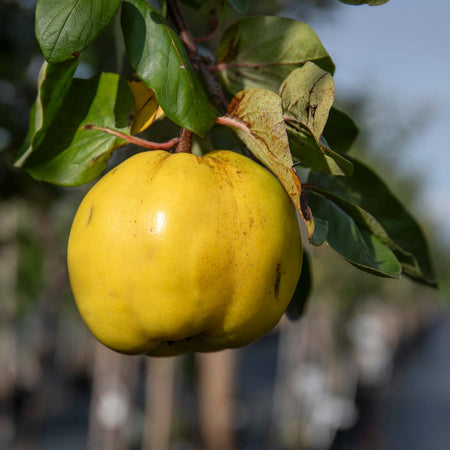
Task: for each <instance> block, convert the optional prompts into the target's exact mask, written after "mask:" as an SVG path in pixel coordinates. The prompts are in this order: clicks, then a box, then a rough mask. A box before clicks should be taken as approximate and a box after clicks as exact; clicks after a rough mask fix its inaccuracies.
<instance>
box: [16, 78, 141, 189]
mask: <svg viewBox="0 0 450 450" xmlns="http://www.w3.org/2000/svg"><path fill="white" fill-rule="evenodd" d="M133 109H134V101H133V94H132V93H131V90H130V88H129V87H128V84H127V83H126V81H124V80H122V79H121V78H120V77H119V75H117V74H112V73H102V74H99V75H97V76H96V77H94V78H91V79H89V80H80V79H75V80H74V81H73V83H72V85H71V87H70V89H69V91H68V92H67V94H66V96H65V98H64V101H63V103H62V104H61V107H60V108H59V110H58V114H57V116H56V118H55V120H54V121H53V122H52V124H51V125H50V126H49V127H48V128H47V130H46V132H45V136H42V139H39V141H38V143H37V145H36V146H33V148H32V152H30V153H29V154H28V155H27V157H26V158H25V159H23V160H22V167H24V168H25V169H27V171H28V172H29V173H30V174H31V176H33V177H34V178H36V179H38V180H43V181H47V182H50V183H53V184H58V185H64V186H73V185H78V184H83V183H87V182H88V181H91V180H93V179H94V178H96V177H97V176H98V175H99V174H100V173H101V172H102V171H103V170H104V169H105V168H106V161H107V160H108V159H109V157H110V156H111V153H112V151H113V150H115V149H117V148H119V147H121V146H123V145H125V144H126V143H127V141H126V140H125V139H124V138H122V137H118V136H115V135H113V134H110V133H107V132H105V131H102V130H98V129H95V128H93V127H99V128H100V127H101V128H104V129H105V130H112V131H116V132H121V133H125V134H127V133H129V130H130V124H129V117H130V114H131V113H132V112H133Z"/></svg>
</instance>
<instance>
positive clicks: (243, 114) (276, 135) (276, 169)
mask: <svg viewBox="0 0 450 450" xmlns="http://www.w3.org/2000/svg"><path fill="white" fill-rule="evenodd" d="M221 119H223V118H221ZM221 123H223V124H224V125H229V126H231V127H233V129H234V131H235V132H236V134H237V135H238V136H239V138H240V139H241V141H242V142H244V143H245V145H246V146H247V148H248V149H249V150H250V151H251V152H252V153H253V154H254V155H255V156H256V158H257V159H258V160H259V161H261V162H262V163H263V164H264V165H265V166H266V167H267V168H268V169H269V170H271V171H272V172H273V173H274V174H275V175H276V176H277V177H278V179H279V180H280V183H281V184H282V185H283V187H284V189H285V190H286V192H287V194H288V195H289V197H290V199H291V200H292V203H293V204H294V205H295V207H296V209H297V211H298V212H299V213H300V214H301V215H302V218H303V219H304V221H305V224H306V226H307V228H308V232H309V235H310V236H311V235H312V233H313V231H314V223H313V221H312V220H311V218H307V217H306V215H305V214H304V210H303V208H302V205H301V203H300V194H301V185H300V181H299V179H298V176H297V173H296V172H295V170H294V169H293V161H292V156H291V153H290V151H289V144H288V138H287V134H286V127H285V125H284V121H283V111H282V108H281V98H280V97H279V96H278V95H277V94H275V93H274V92H272V91H269V90H267V89H257V88H253V89H246V90H244V91H241V92H239V93H237V94H236V95H235V96H234V98H233V100H232V101H231V103H230V105H229V107H228V111H227V115H226V117H225V120H222V121H221Z"/></svg>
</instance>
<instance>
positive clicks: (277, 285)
mask: <svg viewBox="0 0 450 450" xmlns="http://www.w3.org/2000/svg"><path fill="white" fill-rule="evenodd" d="M280 281H281V264H277V268H276V269H275V284H274V286H273V291H274V293H275V298H276V299H278V294H279V293H280Z"/></svg>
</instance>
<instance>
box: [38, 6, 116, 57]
mask: <svg viewBox="0 0 450 450" xmlns="http://www.w3.org/2000/svg"><path fill="white" fill-rule="evenodd" d="M119 6H120V0H108V1H104V0H38V2H37V5H36V37H37V40H38V42H39V45H40V47H41V50H42V53H43V54H44V57H45V59H46V60H47V61H48V62H51V63H57V62H62V61H65V60H67V59H70V58H73V57H74V56H77V55H78V53H79V52H81V51H82V50H84V49H85V48H86V47H87V46H88V45H89V44H90V43H91V42H92V41H94V40H95V39H96V38H97V36H98V35H99V34H100V33H101V31H103V29H104V28H106V26H107V25H108V24H109V23H110V22H111V21H112V19H113V18H114V16H115V15H116V12H117V10H118V9H119Z"/></svg>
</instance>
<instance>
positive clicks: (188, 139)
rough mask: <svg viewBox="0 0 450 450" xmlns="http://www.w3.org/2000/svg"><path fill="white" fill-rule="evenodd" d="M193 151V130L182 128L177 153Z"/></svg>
mask: <svg viewBox="0 0 450 450" xmlns="http://www.w3.org/2000/svg"><path fill="white" fill-rule="evenodd" d="M191 151H192V131H189V130H187V129H186V128H182V129H181V131H180V137H179V138H178V144H177V146H176V148H175V153H191Z"/></svg>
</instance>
